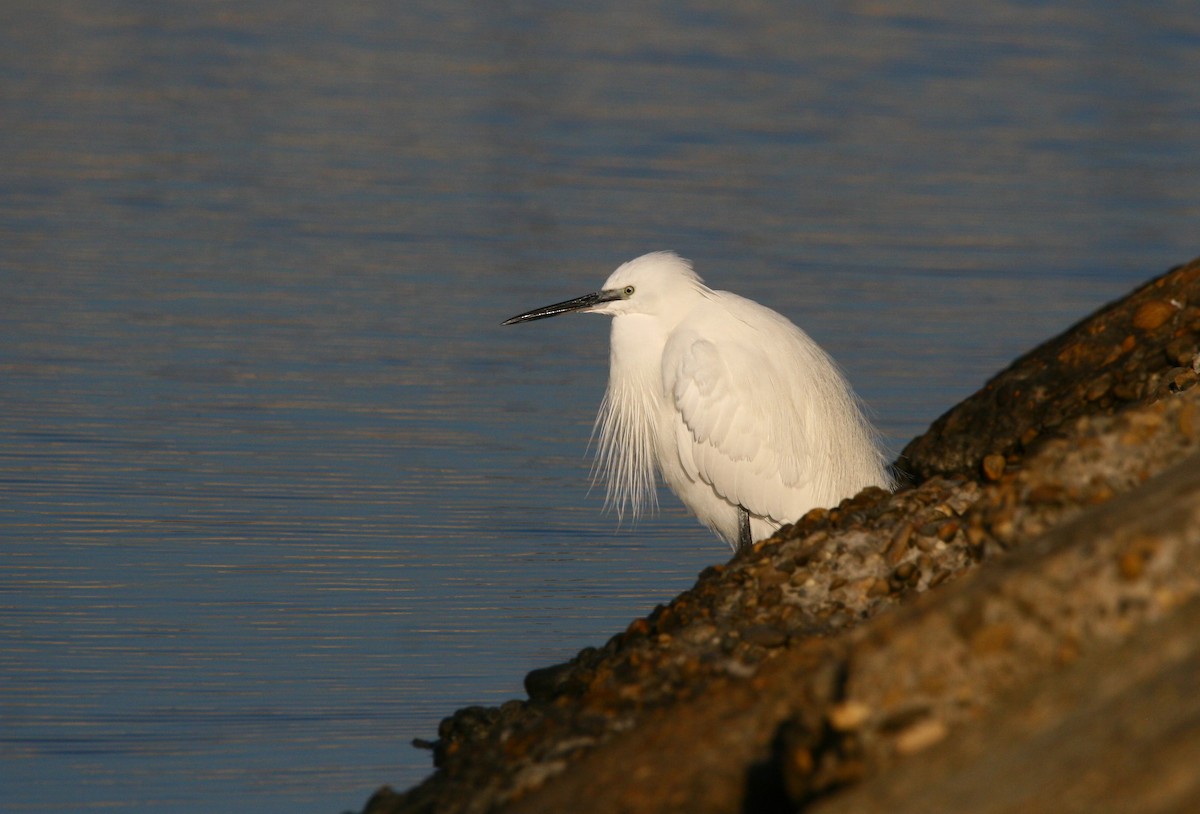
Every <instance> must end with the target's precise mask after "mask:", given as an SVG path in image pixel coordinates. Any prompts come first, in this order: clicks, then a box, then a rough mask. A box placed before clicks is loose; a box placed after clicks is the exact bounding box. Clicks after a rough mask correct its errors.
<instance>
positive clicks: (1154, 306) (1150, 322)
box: [1133, 300, 1177, 331]
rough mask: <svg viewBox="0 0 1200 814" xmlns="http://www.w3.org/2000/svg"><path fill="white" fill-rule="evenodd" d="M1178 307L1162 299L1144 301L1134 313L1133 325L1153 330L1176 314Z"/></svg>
mask: <svg viewBox="0 0 1200 814" xmlns="http://www.w3.org/2000/svg"><path fill="white" fill-rule="evenodd" d="M1176 311H1177V309H1176V308H1175V307H1174V306H1172V305H1171V304H1170V303H1168V302H1163V301H1162V300H1150V301H1149V302H1144V303H1142V304H1141V305H1140V306H1139V307H1138V309H1137V311H1135V312H1134V314H1133V327H1135V328H1137V329H1139V330H1142V331H1153V330H1154V329H1155V328H1158V327H1160V326H1161V325H1162V324H1163V323H1165V322H1166V321H1167V320H1168V319H1170V318H1171V317H1173V316H1175V313H1176Z"/></svg>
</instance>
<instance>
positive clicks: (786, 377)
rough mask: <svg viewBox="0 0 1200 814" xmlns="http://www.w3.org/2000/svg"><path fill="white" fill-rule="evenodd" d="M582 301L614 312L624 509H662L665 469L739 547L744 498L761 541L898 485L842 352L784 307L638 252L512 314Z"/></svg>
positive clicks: (604, 453)
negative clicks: (822, 509) (824, 346)
mask: <svg viewBox="0 0 1200 814" xmlns="http://www.w3.org/2000/svg"><path fill="white" fill-rule="evenodd" d="M569 311H588V312H591V313H598V314H608V315H610V316H612V317H613V323H612V342H611V354H610V368H609V381H608V390H607V392H606V393H605V396H604V401H603V403H602V404H601V406H600V413H599V415H598V416H597V418H596V428H597V433H598V435H599V443H598V447H597V455H596V465H597V471H598V473H602V474H603V475H604V477H605V479H606V480H607V503H608V505H609V506H610V507H612V508H614V509H615V510H616V511H617V513H618V515H621V514H623V513H624V512H625V510H626V509H627V508H628V510H629V511H630V513H631V514H632V515H634V516H635V517H636V516H637V515H638V514H640V513H641V512H643V511H644V510H646V509H649V508H653V507H654V505H655V490H654V486H655V474H654V473H655V469H657V470H658V472H659V473H660V474H661V476H662V479H663V481H664V482H666V484H667V485H668V486H669V487H671V490H672V491H673V492H675V494H676V495H678V496H679V498H680V499H681V500H682V501H683V502H684V504H685V505H686V506H687V507H688V508H689V509H691V510H692V512H694V513H695V515H696V516H697V517H698V518H699V519H700V521H701V522H702V523H704V524H705V525H707V526H708V527H709V528H711V529H713V531H715V532H716V533H717V534H719V535H720V536H721V537H722V538H723V539H724V540H726V541H727V542H728V543H729V544H730V545H731V546H735V547H736V546H737V545H738V544H739V532H741V531H742V530H741V527H740V525H739V520H740V517H739V507H741V508H742V509H744V510H745V513H746V514H747V515H748V516H749V531H750V535H749V539H752V540H758V539H762V538H764V537H767V536H770V534H771V533H772V532H774V531H775V530H776V529H778V528H779V527H780V526H781V525H782V524H784V523H789V522H792V521H795V520H796V519H798V518H799V517H801V516H802V515H803V514H804V513H805V512H807V511H808V510H809V509H811V508H813V507H815V506H832V505H835V504H836V503H837V502H838V501H840V500H841V499H843V498H845V497H849V496H851V495H854V494H855V493H857V492H858V491H859V490H860V489H862V488H864V487H867V486H881V487H884V488H891V485H892V483H891V479H890V478H889V476H888V473H887V469H886V468H885V466H884V461H883V457H882V455H881V454H880V452H879V449H878V447H877V446H876V438H875V433H874V431H873V430H872V428H871V426H870V425H869V423H868V422H867V420H866V418H865V417H864V416H863V414H862V410H861V409H860V407H859V404H858V400H857V399H856V398H855V396H854V393H853V392H852V391H851V389H850V386H849V385H848V384H847V382H846V380H845V379H844V378H843V377H842V375H841V373H840V372H839V371H838V369H837V367H836V366H835V365H834V363H833V361H832V360H831V359H830V358H829V356H828V355H827V354H826V353H825V352H824V351H822V350H821V349H820V347H818V346H817V344H816V343H815V342H813V341H812V339H810V338H809V337H808V335H807V334H805V333H804V332H803V331H801V330H800V329H799V328H797V327H796V326H795V325H793V324H792V323H791V322H789V321H788V320H787V319H785V318H784V317H782V316H780V315H779V314H777V313H776V312H774V311H772V310H771V309H769V308H766V307H764V306H762V305H759V304H758V303H756V302H753V301H752V300H748V299H745V298H744V297H739V296H738V295H736V294H731V293H730V292H728V291H714V290H712V289H710V288H709V287H708V286H706V285H705V284H704V282H703V281H702V280H701V279H700V277H699V276H698V275H697V274H696V273H695V272H694V271H693V270H692V267H691V265H690V264H689V263H688V262H687V261H686V260H683V259H682V258H680V257H679V256H677V255H675V254H674V253H671V252H654V253H652V254H647V255H643V256H642V257H639V258H637V259H635V260H631V261H629V262H628V263H625V264H624V265H622V266H621V267H620V268H618V269H617V270H616V271H615V272H613V274H612V275H611V276H610V277H609V278H608V280H607V282H605V284H604V288H603V289H602V290H601V291H598V292H596V293H594V294H588V295H585V296H583V297H579V298H576V299H574V300H568V301H567V302H563V303H557V304H555V305H551V306H546V307H544V308H539V309H535V310H533V311H529V312H527V313H525V314H521V315H519V316H516V317H513V318H512V319H510V320H508V321H507V322H506V323H505V324H511V323H514V322H523V321H529V320H533V319H542V318H544V317H549V316H555V315H557V314H561V313H567V312H569ZM742 533H743V534H744V532H742ZM740 542H742V543H743V544H744V543H747V542H748V540H746V539H744V538H742V539H741V540H740Z"/></svg>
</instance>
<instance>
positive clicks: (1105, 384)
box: [1084, 373, 1113, 401]
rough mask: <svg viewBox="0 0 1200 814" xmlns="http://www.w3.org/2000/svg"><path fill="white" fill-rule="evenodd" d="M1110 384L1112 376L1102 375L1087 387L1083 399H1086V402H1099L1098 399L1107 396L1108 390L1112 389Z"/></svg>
mask: <svg viewBox="0 0 1200 814" xmlns="http://www.w3.org/2000/svg"><path fill="white" fill-rule="evenodd" d="M1112 384H1113V377H1112V374H1111V373H1105V374H1104V375H1102V376H1099V377H1098V378H1096V379H1094V380H1093V381H1092V383H1091V384H1089V385H1088V389H1087V393H1085V394H1084V398H1086V399H1087V400H1088V401H1099V400H1100V399H1102V398H1104V396H1105V395H1107V393H1108V391H1109V390H1111V389H1112Z"/></svg>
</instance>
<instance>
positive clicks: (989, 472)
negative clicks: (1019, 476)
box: [983, 453, 1006, 482]
mask: <svg viewBox="0 0 1200 814" xmlns="http://www.w3.org/2000/svg"><path fill="white" fill-rule="evenodd" d="M1005 464H1006V461H1005V460H1004V456H1003V455H999V454H996V453H993V454H991V455H988V456H986V457H984V459H983V476H984V477H985V478H987V479H988V480H990V481H993V482H994V481H998V480H1000V478H1001V477H1003V475H1004V467H1005Z"/></svg>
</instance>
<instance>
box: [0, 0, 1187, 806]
mask: <svg viewBox="0 0 1200 814" xmlns="http://www.w3.org/2000/svg"><path fill="white" fill-rule="evenodd" d="M344 5H346V7H341V6H338V5H337V4H324V5H323V4H306V3H285V2H280V1H279V0H268V1H267V2H257V3H254V2H250V3H246V2H243V3H226V2H215V3H201V4H197V3H184V2H165V3H164V2H133V1H132V0H128V1H126V2H122V1H120V0H111V2H99V3H97V2H83V1H82V0H76V1H75V2H70V1H69V0H62V1H61V2H32V1H29V2H22V1H21V0H17V1H16V2H9V3H6V4H4V6H3V8H2V9H0V120H2V122H3V126H0V155H2V156H3V161H2V162H0V317H2V319H0V416H2V418H0V546H2V552H3V556H2V558H0V809H3V810H4V811H11V812H36V811H43V810H62V809H70V810H91V809H103V810H105V811H118V812H125V811H130V812H132V811H144V810H148V809H151V808H165V807H170V808H171V809H172V810H174V811H179V812H210V811H251V810H252V811H258V812H273V811H280V812H282V811H291V812H294V811H312V812H337V811H340V810H343V809H348V808H357V807H359V806H361V804H362V803H363V802H364V801H365V799H366V797H367V795H368V794H369V793H370V792H371V791H372V790H373V789H374V788H375V787H376V786H378V785H380V784H382V783H385V782H386V783H391V784H393V785H395V786H400V787H403V786H407V785H410V784H412V783H415V782H417V781H419V780H420V779H421V778H422V777H423V776H424V775H425V774H426V773H427V772H428V771H429V770H430V765H429V760H428V755H427V754H426V753H423V752H419V751H416V750H414V749H412V748H410V747H409V745H408V742H409V740H410V739H411V738H413V737H431V736H433V735H434V733H435V731H436V726H437V721H438V720H439V719H440V718H441V717H442V716H444V715H446V714H449V713H450V712H451V711H452V710H453V709H454V708H456V707H458V706H462V705H466V704H473V703H484V704H494V703H499V702H501V701H503V700H505V699H507V698H510V697H516V696H519V695H521V689H520V687H521V678H522V676H523V675H524V673H525V672H526V671H528V670H529V669H531V668H533V667H537V666H543V665H545V664H547V663H551V662H555V661H560V660H563V659H565V658H568V657H570V656H571V655H573V654H574V653H575V652H576V651H577V650H578V649H579V648H581V647H583V646H586V645H589V644H600V643H602V642H603V641H604V640H606V639H607V638H608V636H609V635H611V634H612V633H613V632H614V631H615V630H617V629H620V628H622V627H624V625H625V623H626V622H627V621H628V620H629V619H630V618H632V617H633V616H636V615H640V614H644V613H646V612H647V611H649V610H650V609H651V608H652V607H653V606H654V605H655V604H656V603H658V602H663V601H666V600H667V599H669V598H670V597H671V596H673V595H674V594H675V593H677V592H678V591H680V590H682V589H684V588H686V587H688V586H689V585H690V584H691V583H692V581H693V579H694V577H695V575H696V573H698V572H699V571H700V570H701V569H702V568H703V567H704V566H706V565H708V564H711V563H714V562H720V561H723V560H724V559H725V558H726V556H727V553H726V551H725V550H724V549H723V546H722V545H721V544H720V543H719V542H718V541H717V540H716V539H715V538H712V537H711V536H710V535H709V534H708V533H707V532H706V531H704V530H703V529H701V528H700V527H699V526H697V525H695V524H694V523H693V521H692V520H690V519H689V518H688V517H686V516H685V515H684V514H683V513H682V512H681V511H680V510H679V509H677V508H676V506H675V504H674V502H673V499H672V498H670V497H669V496H668V495H664V496H663V504H664V509H665V510H664V512H663V514H662V515H660V517H659V518H657V519H655V520H653V521H650V522H644V523H642V524H641V525H640V526H639V527H638V528H637V529H636V530H632V531H631V530H630V529H629V528H624V529H618V528H617V524H616V520H615V519H614V518H612V517H609V516H606V515H603V514H602V513H601V511H600V509H601V499H600V497H599V496H597V495H596V494H590V495H589V493H588V460H587V458H586V456H585V449H586V445H587V438H588V434H589V431H590V426H591V421H592V416H593V414H594V410H595V407H596V405H597V404H598V403H599V400H600V396H601V394H602V392H603V388H604V378H605V367H606V364H607V358H606V357H607V348H606V338H607V325H606V324H605V322H604V320H602V319H599V318H595V317H578V318H570V319H568V318H563V319H562V320H559V321H554V322H547V323H538V324H536V325H530V326H524V327H522V328H504V329H502V328H500V326H499V323H500V321H501V320H502V319H504V318H505V317H508V316H511V315H512V314H514V313H517V312H519V311H523V310H526V309H527V308H530V307H533V306H536V305H542V304H545V303H548V302H554V301H557V300H559V299H565V298H567V297H570V296H575V295H577V294H582V293H585V292H587V291H590V290H593V289H594V288H595V287H596V286H597V285H598V284H599V283H600V282H602V281H603V279H604V278H605V277H606V276H607V275H608V273H609V271H610V270H611V269H612V268H613V267H615V266H616V265H617V264H619V263H620V262H622V261H623V260H625V259H628V258H630V257H632V256H634V255H637V254H640V253H642V252H645V251H648V250H652V249H660V248H674V249H676V250H678V251H680V252H681V253H683V254H684V255H685V256H688V257H691V258H692V259H693V260H695V261H696V263H697V266H698V269H699V270H700V272H701V273H702V274H704V275H705V276H706V277H707V279H708V280H709V282H710V283H712V284H714V285H715V286H716V287H719V288H724V287H728V288H732V289H735V290H737V291H738V292H739V293H742V294H745V295H747V296H751V297H754V298H756V299H759V300H762V301H764V302H767V303H769V304H771V305H773V306H774V307H776V308H777V309H778V310H780V311H782V312H783V313H785V314H788V315H789V316H791V317H793V318H794V319H795V320H796V321H797V322H798V323H800V324H801V325H802V326H804V327H805V328H806V329H807V330H808V331H809V332H810V333H811V334H812V335H813V336H814V337H815V338H817V339H818V341H820V342H821V343H822V344H824V345H825V346H826V347H827V348H828V349H829V350H830V351H831V352H832V353H833V354H834V355H835V356H836V357H837V358H838V359H839V361H840V362H841V363H842V365H843V366H844V368H845V369H846V371H847V373H848V375H849V376H850V378H851V379H852V380H853V382H854V383H855V385H856V387H857V388H858V389H859V391H860V393H861V395H862V396H863V397H864V398H865V399H866V400H867V401H868V402H869V403H870V405H871V407H872V409H873V411H874V412H875V414H876V417H877V420H878V423H879V425H880V426H881V428H882V429H883V431H884V432H885V433H886V435H887V436H888V440H889V443H890V444H891V446H892V448H893V450H894V451H898V450H899V448H900V447H901V446H903V444H904V443H905V442H906V441H907V440H908V439H909V438H910V437H912V436H913V435H915V434H916V433H919V432H920V431H921V430H923V429H924V427H925V426H927V425H928V423H929V422H930V421H931V420H932V419H934V418H935V417H936V416H937V415H938V414H940V413H941V412H942V411H943V410H944V409H946V408H947V407H949V406H950V405H952V404H953V403H954V402H955V401H957V400H958V399H960V398H961V397H963V396H965V395H967V394H968V393H970V392H972V391H973V390H974V389H975V388H976V387H978V386H979V385H980V384H981V383H982V382H983V381H984V380H985V378H986V377H987V376H988V375H990V374H991V373H993V372H995V370H997V369H998V368H999V367H1000V366H1002V365H1003V364H1005V363H1006V362H1007V361H1009V360H1010V359H1011V358H1013V357H1014V356H1015V355H1016V354H1017V353H1019V352H1021V351H1023V350H1026V349H1028V348H1029V347H1031V346H1032V345H1033V344H1035V343H1036V342H1037V341H1040V340H1041V339H1043V338H1046V337H1048V336H1049V335H1051V334H1052V333H1055V332H1057V331H1059V330H1061V329H1062V328H1064V327H1066V326H1067V325H1068V324H1070V323H1071V322H1073V321H1074V320H1076V319H1078V318H1079V317H1081V316H1083V315H1084V314H1086V313H1087V312H1089V311H1090V310H1092V309H1093V308H1095V307H1096V306H1098V305H1100V304H1102V303H1103V302H1105V301H1107V300H1109V299H1111V298H1114V297H1116V296H1119V295H1121V294H1122V293H1124V292H1125V291H1126V290H1127V289H1129V288H1130V287H1132V286H1133V285H1135V284H1136V283H1138V282H1140V281H1141V280H1143V279H1145V278H1146V277H1148V276H1149V275H1150V274H1152V273H1157V272H1158V271H1161V270H1163V269H1165V268H1166V267H1168V266H1170V265H1172V264H1175V263H1178V262H1182V261H1185V260H1187V259H1190V258H1191V257H1192V256H1193V255H1195V254H1197V253H1200V241H1198V240H1197V237H1198V234H1200V233H1198V231H1197V223H1198V222H1200V204H1198V198H1197V194H1196V190H1197V189H1200V161H1197V154H1198V148H1200V83H1197V81H1196V79H1195V78H1196V77H1197V76H1200V18H1198V17H1197V16H1196V14H1195V9H1194V7H1193V5H1192V4H1190V3H1185V2H1175V3H1149V4H1147V3H1133V2H1129V3H1066V4H1054V5H1052V6H1047V5H1044V4H1033V3H1015V2H997V3H991V4H988V5H987V6H986V8H983V9H975V10H972V9H970V8H964V7H963V6H962V4H960V3H949V2H946V3H905V2H890V3H889V2H883V3H877V4H874V5H870V6H862V5H851V6H844V5H843V6H840V7H838V8H837V9H836V10H831V9H826V8H820V9H817V8H813V9H809V10H806V11H797V10H795V9H794V8H793V5H794V4H790V3H783V2H778V3H770V2H764V3H757V4H752V5H751V6H748V7H744V9H745V10H733V9H731V8H729V4H728V3H715V2H700V1H699V0H695V1H694V2H657V3H656V2H651V3H642V4H636V5H630V4H618V3H609V2H595V3H591V4H588V5H587V6H586V7H585V8H583V7H581V10H575V9H572V8H568V7H566V6H565V5H563V4H554V3H548V2H536V1H534V0H531V1H530V2H522V3H515V4H482V3H466V2H444V1H439V2H436V3H433V2H410V3H405V4H392V3H372V2H365V3H355V4H344Z"/></svg>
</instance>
